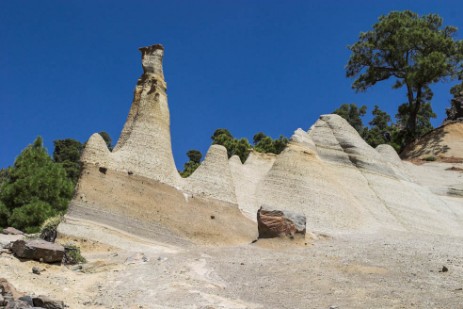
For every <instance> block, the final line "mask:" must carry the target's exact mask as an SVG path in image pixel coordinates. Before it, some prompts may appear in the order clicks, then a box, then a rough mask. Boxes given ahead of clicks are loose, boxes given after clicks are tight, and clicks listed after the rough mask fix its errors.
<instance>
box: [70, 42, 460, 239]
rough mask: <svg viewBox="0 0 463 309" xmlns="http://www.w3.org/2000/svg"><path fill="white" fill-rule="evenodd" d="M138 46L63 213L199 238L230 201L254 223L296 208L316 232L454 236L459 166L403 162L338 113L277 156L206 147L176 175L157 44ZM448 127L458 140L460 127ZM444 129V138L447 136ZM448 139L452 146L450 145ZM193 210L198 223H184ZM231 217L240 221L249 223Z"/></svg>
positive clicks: (457, 219)
mask: <svg viewBox="0 0 463 309" xmlns="http://www.w3.org/2000/svg"><path fill="white" fill-rule="evenodd" d="M140 50H141V51H142V65H143V70H144V73H143V75H142V76H141V78H140V79H139V80H138V83H137V87H136V89H135V93H134V100H133V103H132V106H131V109H130V112H129V115H128V117H127V121H126V123H125V125H124V128H123V130H122V132H121V136H120V138H119V141H118V143H117V145H116V147H115V148H114V151H113V152H110V151H108V149H107V147H106V144H105V142H104V140H103V139H102V138H101V136H100V135H99V134H94V135H92V137H91V138H90V139H89V141H88V143H87V147H86V149H85V150H84V153H83V155H82V162H83V163H84V173H83V177H82V178H81V179H80V180H79V185H78V187H77V190H78V192H77V194H76V199H75V200H74V203H72V206H71V210H70V211H71V213H74V214H75V215H77V216H80V217H82V218H86V219H88V218H89V217H90V218H92V219H93V220H96V221H102V222H103V223H105V222H107V221H108V222H113V224H116V223H117V226H118V227H119V228H124V227H126V226H130V227H131V228H133V227H134V226H142V227H144V228H146V229H152V228H153V227H152V226H153V222H156V223H157V224H158V226H157V227H158V228H161V226H165V227H170V228H171V229H173V230H176V231H177V232H178V233H179V234H181V235H202V232H201V229H202V228H203V227H207V226H209V227H211V228H210V229H209V230H208V232H207V233H205V234H204V235H210V233H211V232H210V231H212V230H214V231H216V232H214V233H215V234H214V235H216V234H217V233H218V232H217V231H219V230H221V231H224V229H220V228H219V227H221V226H224V225H223V224H224V223H223V222H225V221H220V220H226V218H221V217H218V214H220V211H218V209H220V210H221V211H223V212H224V213H225V212H227V213H229V214H230V215H232V216H235V215H236V214H239V210H238V209H236V208H235V207H233V206H236V205H238V207H239V209H240V210H241V212H242V213H244V214H245V215H246V216H247V217H249V218H251V219H253V220H254V221H255V220H256V213H257V210H258V209H259V208H260V207H261V206H262V205H267V206H269V207H271V208H273V209H280V210H284V211H292V212H296V213H301V214H304V215H305V216H306V218H307V229H308V230H309V231H315V232H326V233H331V234H336V233H343V232H352V231H357V232H358V231H361V232H368V233H370V232H375V231H378V230H381V229H387V230H395V231H418V232H420V233H422V232H425V233H440V234H447V235H462V234H463V229H462V225H463V208H462V207H461V195H460V192H461V186H462V183H463V181H462V178H461V173H460V172H459V169H461V168H462V166H454V167H455V169H453V170H452V171H448V170H447V169H448V166H441V165H435V164H434V165H432V164H426V166H420V167H418V166H415V165H412V164H411V163H408V162H402V161H401V160H400V159H399V157H398V155H397V154H396V153H395V151H394V150H393V149H392V147H390V146H388V145H380V146H378V147H377V148H376V149H373V148H372V147H370V146H369V145H368V144H367V143H366V142H365V141H364V140H363V139H362V138H361V137H360V135H359V134H358V133H357V132H356V131H355V129H354V128H352V127H351V126H350V125H349V124H348V123H347V121H345V120H344V119H343V118H341V117H340V116H338V115H322V116H321V117H320V119H318V120H317V121H316V123H315V124H314V125H313V126H312V127H311V128H310V129H309V130H308V131H307V132H305V131H303V130H301V129H298V130H296V131H295V132H294V135H293V136H292V138H291V141H290V143H289V144H288V146H287V148H286V149H285V150H284V151H283V152H282V153H281V154H279V155H273V154H261V153H257V152H253V151H252V152H251V153H250V155H249V157H248V159H247V160H246V162H245V163H244V164H242V163H241V161H240V159H239V158H238V157H237V156H233V157H232V158H230V159H228V156H227V151H226V149H225V148H224V147H223V146H219V145H212V146H211V147H210V149H209V151H208V153H207V155H206V158H205V160H204V161H203V162H202V163H201V165H200V166H199V168H198V169H197V170H196V171H195V172H194V173H193V174H192V175H191V176H190V177H188V178H186V179H183V178H181V177H180V176H179V174H178V172H177V170H176V167H175V164H174V160H173V156H172V150H171V138H170V120H169V119H170V116H169V109H168V104H167V96H166V83H165V81H164V75H163V71H162V57H163V52H164V49H163V48H162V46H160V45H153V46H150V47H146V48H142V49H140ZM447 128H449V127H447ZM451 128H453V129H454V131H455V132H456V133H455V132H454V133H455V134H456V135H455V134H453V135H455V136H459V135H458V134H459V131H458V130H459V128H460V127H453V126H452V127H451ZM445 132H447V131H445ZM448 132H450V131H448ZM457 133H458V134H457ZM446 134H447V133H446ZM453 135H452V134H451V132H450V133H448V136H447V135H446V138H447V139H444V141H447V140H448V141H450V140H452V138H453V140H454V139H455V138H454V137H452V136H453ZM457 140H458V138H457ZM454 144H455V143H454ZM455 145H457V146H455V147H453V148H452V149H454V150H457V149H459V148H458V147H459V146H458V145H459V144H458V143H456V144H455ZM439 147H440V146H439ZM442 164H443V163H442ZM95 167H97V168H95ZM102 167H105V168H107V169H108V173H106V170H104V172H101V171H102V170H101V168H102ZM111 170H114V171H115V172H114V173H111ZM102 173H103V174H102ZM449 173H452V174H449ZM431 175H432V176H431ZM98 186H100V187H101V188H100V189H98ZM452 188H453V189H452ZM134 192H135V194H136V196H133V194H134ZM102 196H104V198H103V197H102ZM171 207H174V208H175V209H171ZM186 207H189V208H186ZM225 208H226V209H227V210H225ZM212 210H213V211H212ZM170 212H172V213H170ZM168 213H170V216H167V214H168ZM174 213H176V215H175V216H174V215H173V214H174ZM177 213H178V214H182V215H181V216H180V215H178V214H177ZM196 213H197V214H200V215H199V216H197V218H201V219H198V220H200V221H198V222H196V221H195V222H192V220H191V219H190V217H191V216H192V215H194V214H196ZM167 217H168V218H170V219H168V220H170V221H171V222H167V221H166V218H167ZM108 218H112V219H111V220H109V219H108ZM195 218H196V217H195ZM234 218H235V220H237V218H236V216H235V217H234ZM240 218H242V219H243V220H244V221H242V222H241V221H240V222H241V223H240V224H246V223H245V222H247V221H248V220H247V219H245V218H244V217H242V216H241V215H240ZM105 220H106V221H105ZM114 222H116V223H114ZM231 226H232V225H229V226H228V228H227V229H228V230H230V229H231ZM172 227H173V228H172ZM212 227H213V228H212ZM248 227H249V225H248ZM128 229H130V228H126V230H128ZM237 229H238V230H237V231H235V232H233V233H235V234H236V233H237V232H239V227H237ZM233 233H232V234H233ZM251 234H252V233H251ZM156 235H160V233H157V234H156ZM246 235H247V236H246V237H244V238H245V239H247V237H248V236H249V232H247V234H246ZM216 236H217V235H216ZM229 236H230V235H229ZM240 237H241V236H240Z"/></svg>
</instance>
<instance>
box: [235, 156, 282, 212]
mask: <svg viewBox="0 0 463 309" xmlns="http://www.w3.org/2000/svg"><path fill="white" fill-rule="evenodd" d="M275 158H276V155H274V154H265V153H259V152H256V151H251V153H250V154H249V157H248V158H247V159H246V162H244V164H242V163H241V160H240V158H239V157H238V156H236V155H235V156H232V157H231V158H230V160H229V164H230V168H231V172H232V175H233V182H234V187H235V192H236V199H237V202H238V205H239V208H240V209H241V211H242V212H243V214H245V215H246V216H247V217H248V218H251V219H253V220H256V209H259V207H260V205H259V204H258V201H257V199H256V190H257V185H258V184H259V182H260V181H261V180H262V179H263V178H264V176H265V175H266V174H267V173H268V171H269V170H270V168H271V167H272V166H273V163H274V162H275Z"/></svg>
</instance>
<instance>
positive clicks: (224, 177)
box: [184, 145, 236, 204]
mask: <svg viewBox="0 0 463 309" xmlns="http://www.w3.org/2000/svg"><path fill="white" fill-rule="evenodd" d="M186 181H187V183H186V185H185V187H184V190H185V191H186V192H188V194H190V193H191V194H193V196H194V195H197V196H201V197H210V198H214V199H218V200H222V201H226V202H228V203H233V204H236V195H235V189H234V185H233V178H232V174H231V171H230V166H229V164H228V155H227V149H225V147H224V146H221V145H212V146H211V147H210V148H209V150H208V152H207V154H206V158H205V159H204V161H203V162H202V163H201V165H200V166H199V167H198V168H197V169H196V170H195V171H194V173H193V174H192V175H191V176H190V177H188V178H187V180H186Z"/></svg>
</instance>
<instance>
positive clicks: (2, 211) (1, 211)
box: [0, 201, 11, 227]
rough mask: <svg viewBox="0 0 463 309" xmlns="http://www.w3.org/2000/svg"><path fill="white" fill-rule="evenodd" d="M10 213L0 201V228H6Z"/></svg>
mask: <svg viewBox="0 0 463 309" xmlns="http://www.w3.org/2000/svg"><path fill="white" fill-rule="evenodd" d="M10 215H11V213H10V210H9V209H8V207H6V205H5V204H4V203H3V202H2V201H0V227H6V226H7V225H8V218H9V217H10Z"/></svg>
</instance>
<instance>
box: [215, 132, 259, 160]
mask: <svg viewBox="0 0 463 309" xmlns="http://www.w3.org/2000/svg"><path fill="white" fill-rule="evenodd" d="M211 139H212V144H213V145H222V146H224V147H225V148H226V149H227V154H228V157H229V158H230V157H231V156H233V155H237V156H238V157H240V160H241V162H243V163H244V162H245V161H246V159H247V158H248V156H249V153H250V152H251V148H252V147H251V145H250V144H249V141H248V140H247V139H246V138H241V139H236V138H234V137H233V135H231V133H230V131H228V130H227V129H223V128H222V129H217V130H215V131H214V134H213V135H212V136H211Z"/></svg>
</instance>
